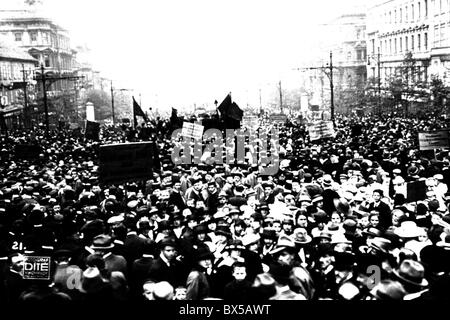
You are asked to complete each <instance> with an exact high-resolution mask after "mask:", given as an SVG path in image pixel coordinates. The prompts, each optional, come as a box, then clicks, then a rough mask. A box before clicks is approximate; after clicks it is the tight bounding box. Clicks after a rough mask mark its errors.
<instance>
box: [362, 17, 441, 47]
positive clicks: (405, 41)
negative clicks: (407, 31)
mask: <svg viewBox="0 0 450 320" xmlns="http://www.w3.org/2000/svg"><path fill="white" fill-rule="evenodd" d="M449 35H450V22H447V23H441V24H437V25H435V26H434V29H433V43H432V45H433V48H441V47H446V46H450V38H449ZM428 46H429V43H428V32H423V33H416V34H412V35H404V36H403V35H400V36H398V37H395V38H391V39H384V40H380V43H379V48H380V54H383V55H396V54H403V53H406V52H409V51H411V52H419V53H420V52H426V51H428V50H429V47H428ZM371 52H372V54H375V53H376V50H375V39H372V40H371Z"/></svg>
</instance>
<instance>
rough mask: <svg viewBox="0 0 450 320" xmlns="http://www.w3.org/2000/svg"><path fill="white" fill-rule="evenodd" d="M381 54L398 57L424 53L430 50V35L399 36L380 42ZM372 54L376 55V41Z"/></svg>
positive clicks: (373, 44)
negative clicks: (409, 53) (405, 54)
mask: <svg viewBox="0 0 450 320" xmlns="http://www.w3.org/2000/svg"><path fill="white" fill-rule="evenodd" d="M379 48H380V54H382V55H396V54H403V53H406V52H409V51H411V52H422V51H427V50H428V33H427V32H424V33H423V34H421V33H417V34H412V35H405V36H402V35H400V36H398V37H395V38H391V39H384V40H380V43H379ZM372 53H373V54H375V39H372Z"/></svg>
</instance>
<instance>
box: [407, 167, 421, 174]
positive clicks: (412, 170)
mask: <svg viewBox="0 0 450 320" xmlns="http://www.w3.org/2000/svg"><path fill="white" fill-rule="evenodd" d="M419 171H420V170H419V168H417V167H416V166H410V167H409V168H408V170H407V173H408V176H410V177H414V176H417V175H418V174H419Z"/></svg>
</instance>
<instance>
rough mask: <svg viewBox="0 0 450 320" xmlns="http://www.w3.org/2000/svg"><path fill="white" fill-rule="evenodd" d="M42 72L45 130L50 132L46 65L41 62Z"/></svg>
mask: <svg viewBox="0 0 450 320" xmlns="http://www.w3.org/2000/svg"><path fill="white" fill-rule="evenodd" d="M41 74H42V89H43V91H44V111H45V132H46V133H47V135H48V134H49V123H48V106H47V87H46V86H45V73H44V65H43V64H41Z"/></svg>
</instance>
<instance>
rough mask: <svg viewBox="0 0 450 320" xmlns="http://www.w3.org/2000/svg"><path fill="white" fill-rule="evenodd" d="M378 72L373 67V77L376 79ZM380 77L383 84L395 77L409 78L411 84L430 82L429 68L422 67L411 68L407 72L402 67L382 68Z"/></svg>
mask: <svg viewBox="0 0 450 320" xmlns="http://www.w3.org/2000/svg"><path fill="white" fill-rule="evenodd" d="M376 72H377V70H376V68H375V67H372V74H371V77H373V78H376V77H377V74H376ZM380 73H381V74H380V75H381V79H382V82H384V83H385V82H386V81H388V79H392V78H395V77H400V76H403V77H404V78H405V79H406V78H407V79H408V80H409V81H411V82H410V83H411V84H413V83H417V82H426V81H428V69H427V67H420V66H417V67H415V68H409V69H407V70H405V69H404V68H402V67H382V68H381V70H380Z"/></svg>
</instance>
